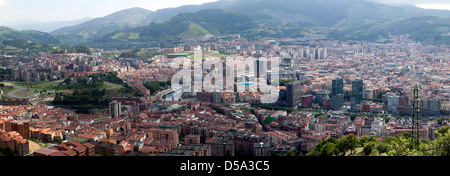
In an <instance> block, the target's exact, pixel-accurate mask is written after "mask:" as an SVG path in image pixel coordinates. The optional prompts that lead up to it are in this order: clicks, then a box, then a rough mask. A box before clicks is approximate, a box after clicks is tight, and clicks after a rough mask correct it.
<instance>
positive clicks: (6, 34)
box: [0, 26, 60, 54]
mask: <svg viewBox="0 0 450 176" xmlns="http://www.w3.org/2000/svg"><path fill="white" fill-rule="evenodd" d="M55 44H60V41H59V39H58V38H56V37H54V36H53V35H51V34H49V33H45V32H40V31H34V30H24V31H18V30H15V29H11V28H8V27H1V26H0V54H11V53H12V54H14V53H18V52H38V51H40V50H41V49H45V50H49V49H51V45H55Z"/></svg>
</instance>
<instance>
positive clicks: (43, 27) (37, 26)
mask: <svg viewBox="0 0 450 176" xmlns="http://www.w3.org/2000/svg"><path fill="white" fill-rule="evenodd" d="M89 20H92V18H89V17H86V18H82V19H78V20H70V21H60V22H52V23H32V24H22V25H13V26H11V28H13V29H16V30H36V31H42V32H47V33H50V32H53V31H55V30H57V29H60V28H63V27H68V26H76V25H79V24H81V23H83V22H86V21H89Z"/></svg>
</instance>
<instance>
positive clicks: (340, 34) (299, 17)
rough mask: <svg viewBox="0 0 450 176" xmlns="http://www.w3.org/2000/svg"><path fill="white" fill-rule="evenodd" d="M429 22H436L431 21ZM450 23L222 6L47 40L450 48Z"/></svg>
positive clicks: (320, 1)
mask: <svg viewBox="0 0 450 176" xmlns="http://www.w3.org/2000/svg"><path fill="white" fill-rule="evenodd" d="M429 16H434V17H433V18H432V19H427V17H429ZM449 17H450V11H446V10H427V9H421V8H418V7H414V6H390V5H385V4H379V3H375V2H369V1H366V0H315V1H311V0H277V1H275V0H219V1H216V2H211V3H205V4H202V5H186V6H181V7H177V8H167V9H161V10H157V11H150V10H146V9H143V8H131V9H125V10H121V11H118V12H115V13H113V14H110V15H107V16H105V17H101V18H95V19H92V20H89V21H86V22H83V23H81V24H78V25H74V26H67V27H63V28H60V29H57V30H55V31H53V32H52V33H51V35H49V36H47V39H50V38H52V37H53V38H57V40H59V41H61V42H62V43H63V44H65V45H79V44H88V45H90V46H92V47H98V48H102V47H104V45H103V44H111V43H115V44H118V43H120V44H121V45H125V46H127V47H133V45H135V44H137V43H140V44H144V45H146V46H149V45H151V44H150V43H153V44H154V43H170V42H180V41H188V40H198V39H200V38H201V37H203V36H204V35H206V34H213V35H221V34H231V33H235V34H241V35H243V36H244V37H247V38H250V39H257V38H261V37H273V38H285V37H290V38H296V37H302V36H304V35H310V34H322V35H328V37H331V38H333V39H338V40H351V39H357V40H366V41H376V40H377V39H378V38H379V37H384V36H386V35H388V34H410V35H411V37H413V39H415V40H418V41H424V42H426V43H430V44H450V41H449V40H447V38H446V37H447V34H448V32H447V33H446V31H448V30H449V29H450V28H449V26H448V25H447V21H448V19H449ZM239 18H241V19H239ZM224 19H226V20H224ZM242 19H244V20H242ZM227 20H228V21H227ZM429 21H431V22H432V23H429ZM403 23H404V24H403ZM400 27H401V28H400ZM425 29H426V30H425ZM430 31H431V32H432V33H431V34H430ZM430 37H431V38H432V39H430ZM44 38H45V37H44ZM50 42H52V43H57V42H55V41H50Z"/></svg>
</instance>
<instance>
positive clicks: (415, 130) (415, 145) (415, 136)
mask: <svg viewBox="0 0 450 176" xmlns="http://www.w3.org/2000/svg"><path fill="white" fill-rule="evenodd" d="M413 92H414V94H413V119H412V131H411V150H414V149H416V150H419V121H420V118H419V111H420V110H419V84H418V83H416V85H414V87H413Z"/></svg>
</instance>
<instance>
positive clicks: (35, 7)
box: [0, 0, 216, 26]
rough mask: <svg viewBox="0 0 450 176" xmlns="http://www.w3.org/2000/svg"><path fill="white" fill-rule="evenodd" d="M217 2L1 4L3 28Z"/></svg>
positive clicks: (41, 0) (36, 0) (28, 0)
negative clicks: (137, 10) (128, 11)
mask: <svg viewBox="0 0 450 176" xmlns="http://www.w3.org/2000/svg"><path fill="white" fill-rule="evenodd" d="M214 1H216V0H0V26H2V25H15V24H27V23H36V22H57V21H68V20H77V19H82V18H85V17H91V18H95V17H102V16H106V15H109V14H111V13H114V12H117V11H119V10H123V9H128V8H132V7H141V8H144V9H148V10H152V11H156V10H158V9H163V8H169V7H178V6H182V5H191V4H203V3H206V2H214Z"/></svg>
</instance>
